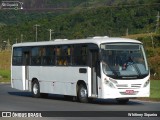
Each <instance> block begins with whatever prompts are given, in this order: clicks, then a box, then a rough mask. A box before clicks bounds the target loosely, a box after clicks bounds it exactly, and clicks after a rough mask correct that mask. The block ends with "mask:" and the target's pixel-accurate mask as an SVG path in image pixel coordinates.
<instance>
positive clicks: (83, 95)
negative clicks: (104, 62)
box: [77, 84, 88, 103]
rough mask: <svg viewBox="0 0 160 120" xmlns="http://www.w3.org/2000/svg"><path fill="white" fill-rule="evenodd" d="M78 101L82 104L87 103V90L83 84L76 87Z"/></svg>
mask: <svg viewBox="0 0 160 120" xmlns="http://www.w3.org/2000/svg"><path fill="white" fill-rule="evenodd" d="M77 95H78V100H79V102H82V103H87V102H88V90H87V87H86V86H85V85H83V84H81V85H80V86H79V87H78V93H77Z"/></svg>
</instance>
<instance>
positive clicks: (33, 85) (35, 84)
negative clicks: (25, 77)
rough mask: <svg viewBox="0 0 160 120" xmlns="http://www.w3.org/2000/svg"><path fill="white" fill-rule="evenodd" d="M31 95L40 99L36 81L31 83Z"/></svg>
mask: <svg viewBox="0 0 160 120" xmlns="http://www.w3.org/2000/svg"><path fill="white" fill-rule="evenodd" d="M32 95H33V97H35V98H39V97H41V94H40V86H39V82H38V81H33V83H32Z"/></svg>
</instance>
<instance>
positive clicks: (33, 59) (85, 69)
mask: <svg viewBox="0 0 160 120" xmlns="http://www.w3.org/2000/svg"><path fill="white" fill-rule="evenodd" d="M12 51H13V52H12V65H11V86H12V88H16V89H19V90H26V91H31V92H32V94H33V96H34V97H40V96H41V95H47V94H61V95H64V96H71V97H76V98H77V99H78V100H79V101H80V102H88V101H89V100H91V99H93V98H102V99H108V98H111V99H116V100H117V101H118V102H120V103H127V102H128V101H129V98H136V97H149V95H150V73H149V68H148V64H147V60H146V56H145V52H144V49H143V45H142V43H141V42H140V41H137V40H132V39H126V38H109V37H94V38H88V39H79V40H66V39H64V40H60V39H59V40H55V41H44V42H28V43H18V44H14V45H13V47H12Z"/></svg>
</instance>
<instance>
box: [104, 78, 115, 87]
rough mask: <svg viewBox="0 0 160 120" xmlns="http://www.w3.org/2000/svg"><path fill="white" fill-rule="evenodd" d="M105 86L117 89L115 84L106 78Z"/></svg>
mask: <svg viewBox="0 0 160 120" xmlns="http://www.w3.org/2000/svg"><path fill="white" fill-rule="evenodd" d="M104 82H105V84H107V85H108V86H109V87H111V88H115V86H114V84H113V83H112V82H110V81H109V80H107V79H106V78H105V79H104Z"/></svg>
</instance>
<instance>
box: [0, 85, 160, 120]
mask: <svg viewBox="0 0 160 120" xmlns="http://www.w3.org/2000/svg"><path fill="white" fill-rule="evenodd" d="M0 111H1V112H2V111H23V112H24V111H51V112H53V113H52V114H54V113H56V112H57V111H82V112H84V111H87V112H88V113H87V114H90V117H81V116H78V117H54V119H57V120H65V119H68V120H72V119H73V120H74V119H79V120H82V118H83V119H90V120H91V119H105V120H106V116H105V115H104V114H108V113H109V114H110V113H111V117H109V116H108V117H107V120H109V119H110V120H113V119H117V120H122V119H123V120H125V119H126V120H127V119H128V118H130V117H127V116H126V117H125V118H124V117H121V114H128V113H127V112H128V111H129V113H132V115H133V114H135V113H136V111H137V112H138V111H141V112H142V113H146V112H147V113H148V114H151V113H152V112H154V111H160V102H146V101H139V100H130V102H129V103H128V104H126V105H120V104H118V103H117V102H116V101H115V100H102V99H96V100H94V101H93V103H79V102H72V101H67V100H65V99H64V97H63V96H61V95H49V96H48V97H47V98H33V97H32V95H31V93H30V92H24V91H19V90H16V89H13V88H11V87H10V84H0ZM54 111H56V112H54ZM90 111H95V112H91V113H90ZM98 111H99V112H98ZM101 111H104V114H103V115H104V117H102V116H103V115H102V116H100V115H101V114H100V113H101ZM121 111H127V112H126V113H125V112H121ZM132 111H133V112H132ZM105 112H106V113H105ZM72 113H73V114H74V115H75V114H78V113H76V112H72ZM102 113H103V112H102ZM159 113H160V112H159ZM56 114H57V113H56ZM66 114H67V113H66ZM95 114H97V115H99V117H92V116H96V115H95ZM138 114H139V112H138ZM158 115H159V114H158ZM3 119H6V118H2V117H1V118H0V120H3ZM8 119H9V118H7V120H8ZM10 119H11V120H19V119H18V118H10ZM23 119H33V118H23ZM41 119H47V120H48V119H53V118H51V117H49V118H41ZM41 119H40V118H37V120H41ZM130 119H135V117H131V118H130ZM137 119H140V120H144V119H152V120H156V119H157V120H158V119H159V117H150V118H148V117H142V118H141V117H136V120H137ZM34 120H36V118H34Z"/></svg>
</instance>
